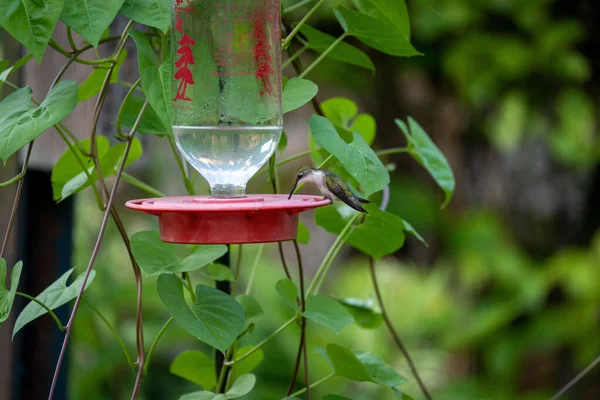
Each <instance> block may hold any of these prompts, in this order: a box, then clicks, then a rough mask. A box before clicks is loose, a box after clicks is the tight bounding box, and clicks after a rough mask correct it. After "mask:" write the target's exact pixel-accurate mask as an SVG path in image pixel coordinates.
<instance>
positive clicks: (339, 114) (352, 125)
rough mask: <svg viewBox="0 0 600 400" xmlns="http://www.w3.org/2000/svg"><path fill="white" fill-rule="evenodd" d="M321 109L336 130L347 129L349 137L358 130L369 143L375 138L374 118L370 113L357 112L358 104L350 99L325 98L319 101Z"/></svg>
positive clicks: (375, 125)
mask: <svg viewBox="0 0 600 400" xmlns="http://www.w3.org/2000/svg"><path fill="white" fill-rule="evenodd" d="M321 109H322V110H323V114H325V117H327V119H329V120H330V121H331V122H332V123H333V125H334V126H335V127H336V129H337V130H338V131H339V130H340V129H341V130H344V131H347V137H348V138H349V139H350V138H351V137H352V134H351V132H358V133H360V134H361V136H362V137H363V139H365V142H367V144H369V145H371V144H372V143H373V141H374V140H375V134H376V131H377V123H376V121H375V118H373V116H372V115H370V114H358V106H357V105H356V103H354V102H353V101H352V100H350V99H346V98H344V97H334V98H331V99H327V100H325V101H324V102H323V103H321Z"/></svg>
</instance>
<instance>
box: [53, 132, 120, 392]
mask: <svg viewBox="0 0 600 400" xmlns="http://www.w3.org/2000/svg"><path fill="white" fill-rule="evenodd" d="M131 143H132V141H131V140H130V141H129V142H128V143H127V147H126V148H125V154H124V157H123V160H122V161H121V165H120V167H119V171H118V172H117V177H116V179H115V183H114V184H113V188H112V191H111V195H110V198H109V199H108V204H107V207H106V211H105V212H104V218H103V219H102V224H101V225H100V232H99V233H98V238H97V239H96V244H95V246H94V250H93V251H92V255H91V257H90V261H89V263H88V266H87V269H86V272H85V275H84V277H83V281H82V283H81V288H80V289H79V293H78V295H77V298H76V299H75V304H74V305H73V310H72V311H71V317H70V318H69V322H68V323H67V331H66V333H65V337H64V339H63V344H62V348H61V350H60V354H59V356H58V361H57V363H56V368H55V370H54V377H53V378H52V386H51V387H50V393H49V395H48V400H52V399H53V398H54V391H55V390H56V383H57V381H58V375H59V373H60V367H61V366H62V362H63V360H64V357H65V353H66V350H67V345H68V343H69V338H70V337H71V331H72V329H73V322H74V320H75V315H76V314H77V310H78V309H79V304H80V303H81V298H82V296H83V291H84V290H85V287H86V285H87V282H88V279H89V277H90V273H91V272H92V268H93V266H94V262H95V261H96V257H97V256H98V252H99V251H100V244H101V243H102V239H103V238H104V232H105V231H106V226H107V225H108V219H109V217H110V210H111V209H112V205H113V203H114V200H115V197H116V194H117V188H118V186H119V181H120V180H121V174H122V173H123V169H124V168H125V160H127V156H128V155H129V151H130V150H131Z"/></svg>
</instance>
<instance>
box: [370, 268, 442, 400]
mask: <svg viewBox="0 0 600 400" xmlns="http://www.w3.org/2000/svg"><path fill="white" fill-rule="evenodd" d="M369 269H370V271H371V280H372V281H373V287H374V289H375V295H376V296H377V301H378V303H379V308H380V309H381V314H382V316H383V320H384V321H385V324H386V326H387V328H388V330H389V331H390V334H391V335H392V337H393V338H394V342H396V346H398V348H399V349H400V351H401V352H402V354H403V355H404V358H406V361H407V362H408V366H409V367H410V370H411V372H412V374H413V376H414V377H415V379H416V380H417V383H418V384H419V388H421V391H422V392H423V395H424V396H425V398H426V399H427V400H432V397H431V394H430V393H429V390H427V387H426V386H425V383H423V380H422V379H421V376H420V375H419V371H417V367H416V366H415V364H414V362H413V361H412V359H411V358H410V355H409V354H408V350H406V347H404V344H403V343H402V341H401V340H400V336H398V333H397V332H396V330H395V329H394V325H392V321H391V319H390V316H389V315H388V313H387V311H386V309H385V305H384V303H383V296H382V295H381V290H380V288H379V284H378V283H377V274H376V272H375V259H374V258H373V257H369Z"/></svg>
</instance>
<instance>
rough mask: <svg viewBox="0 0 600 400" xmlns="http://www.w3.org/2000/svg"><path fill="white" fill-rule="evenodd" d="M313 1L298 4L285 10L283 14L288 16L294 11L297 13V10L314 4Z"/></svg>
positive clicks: (307, 0) (303, 1) (303, 0)
mask: <svg viewBox="0 0 600 400" xmlns="http://www.w3.org/2000/svg"><path fill="white" fill-rule="evenodd" d="M313 1H314V0H302V1H299V2H298V3H296V4H294V5H293V6H289V7H288V8H286V9H285V10H283V14H288V13H291V12H292V11H296V10H297V9H299V8H301V7H304V6H305V5H308V4H310V3H312V2H313Z"/></svg>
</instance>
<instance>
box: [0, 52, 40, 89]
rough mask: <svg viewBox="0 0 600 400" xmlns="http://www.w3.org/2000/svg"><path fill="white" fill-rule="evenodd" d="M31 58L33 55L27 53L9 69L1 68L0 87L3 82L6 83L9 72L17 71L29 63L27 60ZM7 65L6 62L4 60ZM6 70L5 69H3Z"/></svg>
mask: <svg viewBox="0 0 600 400" xmlns="http://www.w3.org/2000/svg"><path fill="white" fill-rule="evenodd" d="M31 57H33V54H31V53H29V54H27V55H25V56H23V57H21V58H20V59H18V60H17V62H15V63H14V64H13V65H12V66H11V67H9V68H6V67H2V68H1V69H3V71H2V73H0V85H1V84H3V83H4V82H6V80H7V79H8V75H10V74H11V72H15V71H17V70H18V69H19V68H21V67H22V66H23V65H25V64H27V63H28V62H29V60H31ZM4 61H6V62H7V63H8V60H4ZM4 68H6V69H4Z"/></svg>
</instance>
